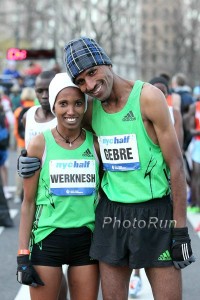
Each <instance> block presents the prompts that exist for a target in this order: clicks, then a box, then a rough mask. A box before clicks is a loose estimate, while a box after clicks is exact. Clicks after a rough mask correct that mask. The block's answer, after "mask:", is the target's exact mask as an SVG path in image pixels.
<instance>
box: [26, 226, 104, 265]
mask: <svg viewBox="0 0 200 300" xmlns="http://www.w3.org/2000/svg"><path fill="white" fill-rule="evenodd" d="M91 239H92V231H91V230H90V229H89V228H87V227H81V228H68V229H62V228H58V229H56V230H54V231H53V232H52V233H51V234H50V235H48V236H47V237H46V238H45V239H44V240H42V241H41V242H39V243H38V244H34V245H33V248H32V251H31V262H32V264H33V265H40V266H52V267H61V266H62V265H64V264H67V265H69V266H84V265H91V264H97V263H98V262H97V261H96V260H93V259H92V258H91V257H90V256H89V250H90V246H91Z"/></svg>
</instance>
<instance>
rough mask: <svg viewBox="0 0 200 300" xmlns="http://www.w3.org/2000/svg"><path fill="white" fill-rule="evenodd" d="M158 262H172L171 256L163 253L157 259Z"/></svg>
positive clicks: (167, 252)
mask: <svg viewBox="0 0 200 300" xmlns="http://www.w3.org/2000/svg"><path fill="white" fill-rule="evenodd" d="M158 260H172V258H171V255H170V253H169V251H168V250H166V251H165V252H163V253H162V254H161V255H160V256H159V257H158Z"/></svg>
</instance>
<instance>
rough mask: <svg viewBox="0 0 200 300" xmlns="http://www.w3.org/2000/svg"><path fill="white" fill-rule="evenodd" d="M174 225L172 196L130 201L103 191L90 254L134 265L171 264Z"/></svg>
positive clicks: (94, 257)
mask: <svg viewBox="0 0 200 300" xmlns="http://www.w3.org/2000/svg"><path fill="white" fill-rule="evenodd" d="M173 226H174V221H173V219H172V203H171V199H170V196H165V197H163V198H159V199H153V200H150V201H147V202H143V203H136V204H133V203H131V204H127V203H118V202H113V201H110V200H109V199H108V198H107V197H106V196H105V195H104V196H103V197H102V198H101V199H100V201H99V203H98V206H97V209H96V221H95V230H94V233H93V240H92V245H91V249H90V256H91V257H92V258H93V259H97V260H99V262H105V263H108V264H111V265H115V266H129V267H130V268H131V269H138V268H149V267H165V266H166V267H167V266H172V265H173V263H172V259H171V254H170V249H171V241H172V238H171V228H172V227H173Z"/></svg>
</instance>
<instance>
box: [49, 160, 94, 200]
mask: <svg viewBox="0 0 200 300" xmlns="http://www.w3.org/2000/svg"><path fill="white" fill-rule="evenodd" d="M49 173H50V192H51V193H52V194H54V195H57V196H72V195H73V196H83V195H84V196H86V195H92V194H93V193H94V192H95V188H96V169H95V160H84V159H81V160H51V161H50V162H49Z"/></svg>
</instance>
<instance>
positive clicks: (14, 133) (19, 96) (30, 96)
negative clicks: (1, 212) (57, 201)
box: [0, 61, 61, 225]
mask: <svg viewBox="0 0 200 300" xmlns="http://www.w3.org/2000/svg"><path fill="white" fill-rule="evenodd" d="M51 70H52V71H54V72H55V73H58V72H60V71H61V69H60V66H59V64H58V63H55V65H54V66H53V67H52V69H51ZM42 71H43V68H42V67H41V65H40V64H39V63H36V62H30V64H29V66H28V67H27V68H25V69H24V70H21V71H18V70H17V65H16V62H15V61H8V63H7V66H6V68H5V69H4V70H3V72H2V74H1V75H0V175H1V180H2V185H3V191H4V195H5V198H6V199H11V197H12V194H11V193H10V192H9V188H8V168H9V150H10V149H11V150H16V151H17V152H18V153H20V152H21V150H22V149H23V148H25V141H24V132H25V128H24V125H23V115H24V114H25V112H26V111H27V110H28V108H30V107H32V106H34V105H39V101H38V99H37V97H36V93H35V80H36V78H37V76H38V75H39V74H41V73H42ZM5 132H6V133H5ZM5 134H6V138H5ZM22 194H23V193H22V181H21V180H20V178H19V176H18V175H17V174H16V194H15V198H14V202H16V203H18V202H21V200H22ZM0 225H1V224H0Z"/></svg>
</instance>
